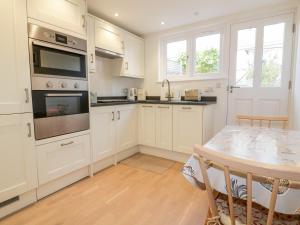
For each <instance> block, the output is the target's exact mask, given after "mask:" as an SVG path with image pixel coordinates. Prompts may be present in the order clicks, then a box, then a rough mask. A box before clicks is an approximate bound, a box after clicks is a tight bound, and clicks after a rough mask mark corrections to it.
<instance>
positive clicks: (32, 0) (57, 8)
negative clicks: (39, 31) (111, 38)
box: [27, 0, 86, 36]
mask: <svg viewBox="0 0 300 225" xmlns="http://www.w3.org/2000/svg"><path fill="white" fill-rule="evenodd" d="M27 10H28V17H30V18H32V19H35V20H38V21H41V22H44V23H48V24H50V25H53V26H56V27H59V28H63V29H66V30H70V31H72V32H75V33H78V34H80V35H83V36H86V1H85V0H43V1H41V0H27Z"/></svg>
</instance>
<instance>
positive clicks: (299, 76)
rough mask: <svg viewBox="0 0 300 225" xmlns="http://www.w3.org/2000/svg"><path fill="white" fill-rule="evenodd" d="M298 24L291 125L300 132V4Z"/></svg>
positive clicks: (297, 17)
mask: <svg viewBox="0 0 300 225" xmlns="http://www.w3.org/2000/svg"><path fill="white" fill-rule="evenodd" d="M296 22H297V34H296V37H295V39H296V40H295V46H297V47H295V64H294V71H295V78H294V79H295V82H294V89H293V98H292V101H291V102H292V110H291V111H292V112H291V115H292V121H291V125H292V128H294V129H296V130H300V46H299V43H300V3H299V6H298V12H297V16H296Z"/></svg>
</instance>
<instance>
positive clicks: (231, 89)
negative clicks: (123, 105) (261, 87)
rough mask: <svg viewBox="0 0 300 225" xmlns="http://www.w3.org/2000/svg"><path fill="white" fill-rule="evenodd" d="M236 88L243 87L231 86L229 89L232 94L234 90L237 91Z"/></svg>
mask: <svg viewBox="0 0 300 225" xmlns="http://www.w3.org/2000/svg"><path fill="white" fill-rule="evenodd" d="M235 88H241V87H239V86H233V85H231V86H230V87H229V91H230V93H232V91H233V89H235Z"/></svg>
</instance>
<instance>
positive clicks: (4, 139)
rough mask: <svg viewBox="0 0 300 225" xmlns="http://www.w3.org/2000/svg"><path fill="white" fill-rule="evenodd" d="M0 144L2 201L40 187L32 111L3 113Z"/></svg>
mask: <svg viewBox="0 0 300 225" xmlns="http://www.w3.org/2000/svg"><path fill="white" fill-rule="evenodd" d="M2 2H3V1H2ZM6 10H7V9H6ZM0 143H1V151H0V152H1V157H0V202H3V201H6V200H8V199H10V198H13V197H15V196H18V195H20V194H23V193H25V192H27V191H29V190H32V189H34V188H36V187H37V169H36V155H35V146H34V144H35V142H34V131H33V116H32V114H31V113H26V114H13V115H0Z"/></svg>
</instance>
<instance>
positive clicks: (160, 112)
mask: <svg viewBox="0 0 300 225" xmlns="http://www.w3.org/2000/svg"><path fill="white" fill-rule="evenodd" d="M155 108H156V109H155V113H156V129H155V130H156V132H155V133H156V147H158V148H162V149H166V150H172V138H173V137H172V128H173V127H172V124H173V120H172V118H173V115H172V105H156V107H155Z"/></svg>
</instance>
